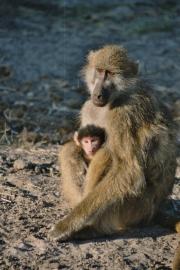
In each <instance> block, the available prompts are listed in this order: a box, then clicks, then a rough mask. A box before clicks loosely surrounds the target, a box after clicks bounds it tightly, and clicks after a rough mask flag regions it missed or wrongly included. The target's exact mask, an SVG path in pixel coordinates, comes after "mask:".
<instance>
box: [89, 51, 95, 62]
mask: <svg viewBox="0 0 180 270" xmlns="http://www.w3.org/2000/svg"><path fill="white" fill-rule="evenodd" d="M94 56H95V52H94V51H90V52H89V54H88V56H87V60H88V62H89V63H93V62H94Z"/></svg>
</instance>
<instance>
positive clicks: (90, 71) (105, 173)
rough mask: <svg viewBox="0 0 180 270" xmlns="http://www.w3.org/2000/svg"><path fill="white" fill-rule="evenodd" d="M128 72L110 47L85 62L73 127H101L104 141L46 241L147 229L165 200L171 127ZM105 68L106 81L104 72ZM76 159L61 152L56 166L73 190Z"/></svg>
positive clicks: (121, 53) (123, 55) (171, 164)
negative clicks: (84, 88) (84, 89)
mask: <svg viewBox="0 0 180 270" xmlns="http://www.w3.org/2000/svg"><path fill="white" fill-rule="evenodd" d="M101 62H102V63H101ZM100 63H101V64H102V65H100ZM132 66H133V67H134V68H132ZM135 66H136V64H135V63H134V62H133V61H132V60H131V59H129V57H128V55H127V52H126V51H125V50H124V49H123V48H121V47H118V46H113V45H111V46H106V47H104V48H102V49H100V50H98V51H96V52H93V53H90V55H89V57H88V64H87V65H86V67H85V69H84V73H85V78H86V82H87V85H88V89H89V91H90V94H91V99H90V100H88V101H87V102H86V103H85V104H84V106H83V108H82V110H81V125H82V126H86V125H88V124H89V125H91V124H94V125H97V126H99V127H102V128H104V129H105V132H106V134H107V137H108V138H107V141H106V144H105V147H104V149H102V151H101V150H99V152H98V153H97V154H96V155H95V156H94V158H93V160H92V162H91V164H90V167H89V169H88V173H87V178H86V181H87V182H86V183H87V184H86V187H85V197H84V198H83V196H80V197H81V199H82V198H83V199H82V201H81V202H80V203H78V205H77V206H76V207H75V208H74V209H73V210H72V212H71V213H70V214H69V215H68V216H67V217H66V218H65V219H64V220H62V221H59V222H58V223H57V224H56V225H55V226H54V227H53V229H52V230H51V236H52V237H55V238H59V239H61V240H63V239H68V238H70V237H73V238H78V239H80V238H88V237H94V236H99V235H101V234H112V233H115V232H119V231H121V230H123V229H126V228H129V227H132V226H136V225H138V224H140V223H142V222H143V223H144V222H149V221H150V220H151V219H152V218H153V216H154V215H155V213H156V212H157V210H158V207H159V205H160V203H161V202H162V201H163V200H164V199H165V198H166V197H167V196H168V195H169V194H170V193H171V190H172V187H173V183H174V173H175V164H176V163H175V146H174V139H173V136H172V134H171V132H170V129H169V127H170V125H171V123H170V122H168V120H167V117H166V115H165V112H163V111H162V109H161V106H160V103H159V102H158V101H157V100H156V98H155V97H153V96H152V95H151V94H152V92H153V91H152V89H151V88H150V87H149V86H148V85H147V84H146V83H145V82H143V81H142V80H141V79H139V78H138V75H137V69H135ZM111 67H112V70H113V74H109V73H108V72H107V70H110V68H111ZM99 68H101V69H103V70H104V72H103V73H102V70H99ZM112 70H111V71H112ZM77 156H78V153H77V152H76V150H75V146H73V145H72V144H71V145H70V144H67V145H65V146H64V149H63V151H62V153H61V159H60V161H61V168H62V174H64V176H63V177H64V179H66V180H67V181H68V186H69V184H70V186H72V187H73V188H74V186H76V181H77V179H76V177H77V175H76V170H75V169H74V168H75V167H76V166H80V165H78V164H77V163H78V162H79V156H78V157H77ZM65 160H68V161H69V162H68V163H66V165H64V163H65ZM106 161H108V162H106ZM71 163H74V165H73V169H72V167H71V166H72V165H71ZM79 164H81V160H80V163H79ZM77 170H78V168H77ZM63 171H66V172H63ZM67 171H68V173H67ZM71 171H73V172H71ZM65 174H67V175H66V176H65ZM76 191H77V189H76V188H75V195H74V196H75V197H78V196H79V195H77V194H78V192H76ZM72 194H73V192H72ZM72 196H73V195H72ZM81 199H78V200H77V201H80V200H81Z"/></svg>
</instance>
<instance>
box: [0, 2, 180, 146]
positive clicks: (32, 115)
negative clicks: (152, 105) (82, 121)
mask: <svg viewBox="0 0 180 270" xmlns="http://www.w3.org/2000/svg"><path fill="white" fill-rule="evenodd" d="M179 15H180V1H178V0H146V1H145V0H144V1H143V0H121V1H118V0H111V1H108V0H98V1H95V0H92V1H83V0H67V1H66V0H64V1H63V0H51V1H50V0H39V1H36V0H13V1H8V0H0V93H1V95H0V97H1V98H0V144H12V143H18V144H25V143H27V142H28V143H30V144H37V143H38V144H48V143H60V142H61V141H62V140H63V138H64V136H66V135H67V134H68V133H70V132H72V131H73V130H74V129H75V128H77V127H78V120H77V116H78V112H79V110H80V108H81V106H82V104H83V102H84V101H85V99H87V93H86V89H85V88H86V87H85V85H84V84H83V82H82V79H81V77H80V70H81V68H82V67H83V65H84V64H85V61H86V55H87V53H88V52H89V50H92V49H96V48H99V47H101V46H102V45H104V44H109V43H115V44H121V45H123V46H125V47H126V48H127V49H128V50H129V53H130V55H131V56H132V58H134V59H136V60H137V61H138V62H139V72H140V73H141V74H142V76H144V75H145V77H146V78H148V79H149V80H150V81H151V82H152V83H153V84H154V85H155V87H156V89H157V90H158V91H159V95H160V96H161V97H162V99H163V100H164V102H165V103H166V104H167V105H168V106H169V107H170V108H171V109H172V110H173V112H174V115H175V116H174V117H175V119H176V121H179V117H180V116H179V115H178V113H179V108H180V102H179V96H180V80H179V77H180V76H179V73H180V16H179Z"/></svg>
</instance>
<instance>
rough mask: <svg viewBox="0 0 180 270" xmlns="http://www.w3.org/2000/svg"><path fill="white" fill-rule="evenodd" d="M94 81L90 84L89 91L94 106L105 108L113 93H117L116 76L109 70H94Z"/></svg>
mask: <svg viewBox="0 0 180 270" xmlns="http://www.w3.org/2000/svg"><path fill="white" fill-rule="evenodd" d="M91 72H92V73H91V74H92V79H91V80H90V83H89V85H88V86H89V91H90V94H91V99H92V102H93V103H94V105H96V106H98V107H103V106H105V105H106V104H107V103H108V101H109V98H110V96H111V95H112V93H114V92H115V91H116V87H115V83H114V82H115V76H116V74H114V73H112V72H111V71H109V70H104V69H99V68H94V69H93V70H92V71H91Z"/></svg>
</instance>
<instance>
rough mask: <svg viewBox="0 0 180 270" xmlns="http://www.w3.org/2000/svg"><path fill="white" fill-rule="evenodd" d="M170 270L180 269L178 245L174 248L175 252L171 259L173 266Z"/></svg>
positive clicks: (179, 247)
mask: <svg viewBox="0 0 180 270" xmlns="http://www.w3.org/2000/svg"><path fill="white" fill-rule="evenodd" d="M172 270H180V245H179V246H178V248H177V250H176V254H175V257H174V260H173V267H172Z"/></svg>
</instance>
